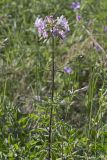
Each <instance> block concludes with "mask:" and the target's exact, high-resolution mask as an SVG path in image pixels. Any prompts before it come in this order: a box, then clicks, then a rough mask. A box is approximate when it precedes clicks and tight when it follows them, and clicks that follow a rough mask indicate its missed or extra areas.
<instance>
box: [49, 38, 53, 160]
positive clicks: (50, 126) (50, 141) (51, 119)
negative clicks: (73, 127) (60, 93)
mask: <svg viewBox="0 0 107 160" xmlns="http://www.w3.org/2000/svg"><path fill="white" fill-rule="evenodd" d="M51 73H52V88H51V89H52V90H51V91H52V92H51V101H52V104H51V108H50V120H49V158H48V160H51V153H52V121H53V102H54V87H55V82H54V79H55V40H54V37H52V71H51Z"/></svg>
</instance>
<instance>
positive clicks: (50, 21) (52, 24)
mask: <svg viewBox="0 0 107 160" xmlns="http://www.w3.org/2000/svg"><path fill="white" fill-rule="evenodd" d="M35 27H36V28H37V30H38V34H39V37H42V38H44V39H47V38H49V37H50V36H53V37H59V38H61V39H64V38H65V37H66V35H67V33H68V32H69V31H70V28H69V24H68V21H67V19H66V18H65V17H64V16H63V15H62V16H61V17H57V18H56V19H55V18H54V17H53V16H46V17H45V18H44V19H43V18H39V17H38V18H37V19H36V21H35Z"/></svg>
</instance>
